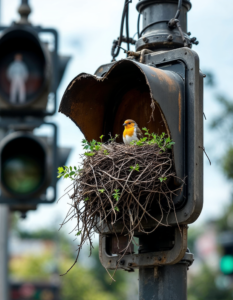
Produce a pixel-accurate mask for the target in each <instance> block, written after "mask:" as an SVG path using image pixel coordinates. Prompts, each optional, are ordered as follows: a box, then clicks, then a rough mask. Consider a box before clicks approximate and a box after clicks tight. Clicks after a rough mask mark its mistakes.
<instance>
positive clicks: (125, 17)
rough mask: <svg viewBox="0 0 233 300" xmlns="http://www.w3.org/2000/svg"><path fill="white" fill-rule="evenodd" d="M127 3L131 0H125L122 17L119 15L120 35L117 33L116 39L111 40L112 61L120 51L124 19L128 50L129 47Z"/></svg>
mask: <svg viewBox="0 0 233 300" xmlns="http://www.w3.org/2000/svg"><path fill="white" fill-rule="evenodd" d="M129 3H132V0H125V3H124V8H123V12H122V17H121V26H120V35H119V38H118V41H116V40H114V41H113V46H112V51H111V55H112V58H113V61H114V60H115V57H117V56H118V55H119V53H120V49H121V43H122V39H123V30H124V23H125V20H126V43H127V49H128V51H129V48H130V46H129V45H130V43H129ZM115 51H116V52H115Z"/></svg>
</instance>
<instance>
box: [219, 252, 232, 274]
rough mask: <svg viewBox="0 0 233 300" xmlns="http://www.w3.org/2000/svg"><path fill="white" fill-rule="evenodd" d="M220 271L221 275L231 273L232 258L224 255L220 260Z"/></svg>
mask: <svg viewBox="0 0 233 300" xmlns="http://www.w3.org/2000/svg"><path fill="white" fill-rule="evenodd" d="M220 270H221V272H222V273H223V274H232V273H233V256H231V255H225V256H223V257H222V258H221V261H220Z"/></svg>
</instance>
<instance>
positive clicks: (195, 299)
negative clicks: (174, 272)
mask: <svg viewBox="0 0 233 300" xmlns="http://www.w3.org/2000/svg"><path fill="white" fill-rule="evenodd" d="M218 276H219V274H218V273H216V272H215V271H213V269H212V268H210V267H208V266H206V265H204V264H203V265H202V268H201V271H200V272H199V273H198V275H196V276H193V277H191V278H190V284H189V289H188V299H189V300H232V299H233V291H232V289H223V288H221V287H220V286H218V284H217V278H218Z"/></svg>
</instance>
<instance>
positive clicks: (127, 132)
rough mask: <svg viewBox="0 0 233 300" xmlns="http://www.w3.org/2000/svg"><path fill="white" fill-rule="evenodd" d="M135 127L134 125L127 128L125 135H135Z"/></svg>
mask: <svg viewBox="0 0 233 300" xmlns="http://www.w3.org/2000/svg"><path fill="white" fill-rule="evenodd" d="M134 129H135V128H134V127H132V128H125V130H124V132H123V136H124V137H126V136H130V137H132V136H133V135H134V131H135V130H134Z"/></svg>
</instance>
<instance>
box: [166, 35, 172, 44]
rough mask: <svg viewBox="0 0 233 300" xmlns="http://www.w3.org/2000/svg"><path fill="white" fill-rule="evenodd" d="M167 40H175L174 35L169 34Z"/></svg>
mask: <svg viewBox="0 0 233 300" xmlns="http://www.w3.org/2000/svg"><path fill="white" fill-rule="evenodd" d="M167 40H168V41H169V42H171V41H172V40H173V36H172V35H171V34H169V35H168V36H167Z"/></svg>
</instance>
